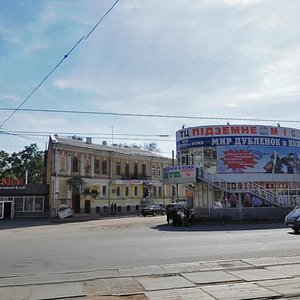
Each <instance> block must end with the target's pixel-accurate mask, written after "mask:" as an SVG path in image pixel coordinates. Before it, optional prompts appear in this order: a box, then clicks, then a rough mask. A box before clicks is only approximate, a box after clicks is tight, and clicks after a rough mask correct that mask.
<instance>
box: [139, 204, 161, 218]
mask: <svg viewBox="0 0 300 300" xmlns="http://www.w3.org/2000/svg"><path fill="white" fill-rule="evenodd" d="M157 214H159V215H165V214H166V210H165V209H164V208H163V207H162V206H160V205H157V204H153V205H148V206H146V207H144V208H143V209H142V215H143V216H144V217H146V216H148V215H150V216H155V215H157Z"/></svg>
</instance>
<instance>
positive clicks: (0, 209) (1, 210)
mask: <svg viewBox="0 0 300 300" xmlns="http://www.w3.org/2000/svg"><path fill="white" fill-rule="evenodd" d="M0 219H3V202H0Z"/></svg>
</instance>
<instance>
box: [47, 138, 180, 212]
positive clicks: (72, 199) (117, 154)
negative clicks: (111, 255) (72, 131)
mask: <svg viewBox="0 0 300 300" xmlns="http://www.w3.org/2000/svg"><path fill="white" fill-rule="evenodd" d="M46 157H47V162H46V163H47V175H46V177H47V178H46V180H47V184H49V202H50V207H51V208H58V207H59V205H61V204H66V205H69V206H70V207H71V208H72V209H74V211H75V212H76V213H82V214H84V213H85V214H107V213H109V212H110V210H111V208H113V207H114V209H116V210H117V212H121V213H125V212H127V213H128V212H138V211H140V210H141V208H142V207H144V206H145V205H147V204H150V203H151V204H152V203H156V204H162V205H166V204H168V203H170V202H172V201H173V199H174V198H175V197H176V198H177V199H178V198H184V197H185V189H184V187H183V186H182V187H180V188H179V189H178V188H175V186H173V185H171V184H164V182H163V168H165V167H169V166H171V165H172V159H171V158H167V157H164V156H162V155H160V154H157V153H153V152H149V151H145V150H141V149H138V148H124V147H117V146H108V145H107V144H106V143H105V142H103V143H102V145H99V144H93V143H92V139H91V138H87V139H86V141H83V140H82V139H78V138H70V139H67V138H60V137H58V136H56V135H55V136H50V138H49V147H48V151H47V155H46ZM176 192H177V193H178V195H175V194H176Z"/></svg>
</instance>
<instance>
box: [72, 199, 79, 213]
mask: <svg viewBox="0 0 300 300" xmlns="http://www.w3.org/2000/svg"><path fill="white" fill-rule="evenodd" d="M72 209H74V211H75V212H76V213H77V214H79V213H80V195H72Z"/></svg>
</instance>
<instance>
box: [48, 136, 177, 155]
mask: <svg viewBox="0 0 300 300" xmlns="http://www.w3.org/2000/svg"><path fill="white" fill-rule="evenodd" d="M50 141H51V142H52V143H53V144H59V145H65V146H71V147H79V148H82V149H86V150H98V151H107V152H113V153H116V154H123V155H131V156H144V157H147V158H156V159H171V158H170V157H166V156H163V155H161V154H159V153H155V152H151V151H147V150H141V149H139V148H125V147H118V146H109V145H100V144H93V143H91V142H85V141H83V140H79V139H73V138H61V137H58V136H56V135H51V136H50ZM87 141H88V139H87ZM50 144H51V143H49V145H50Z"/></svg>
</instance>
